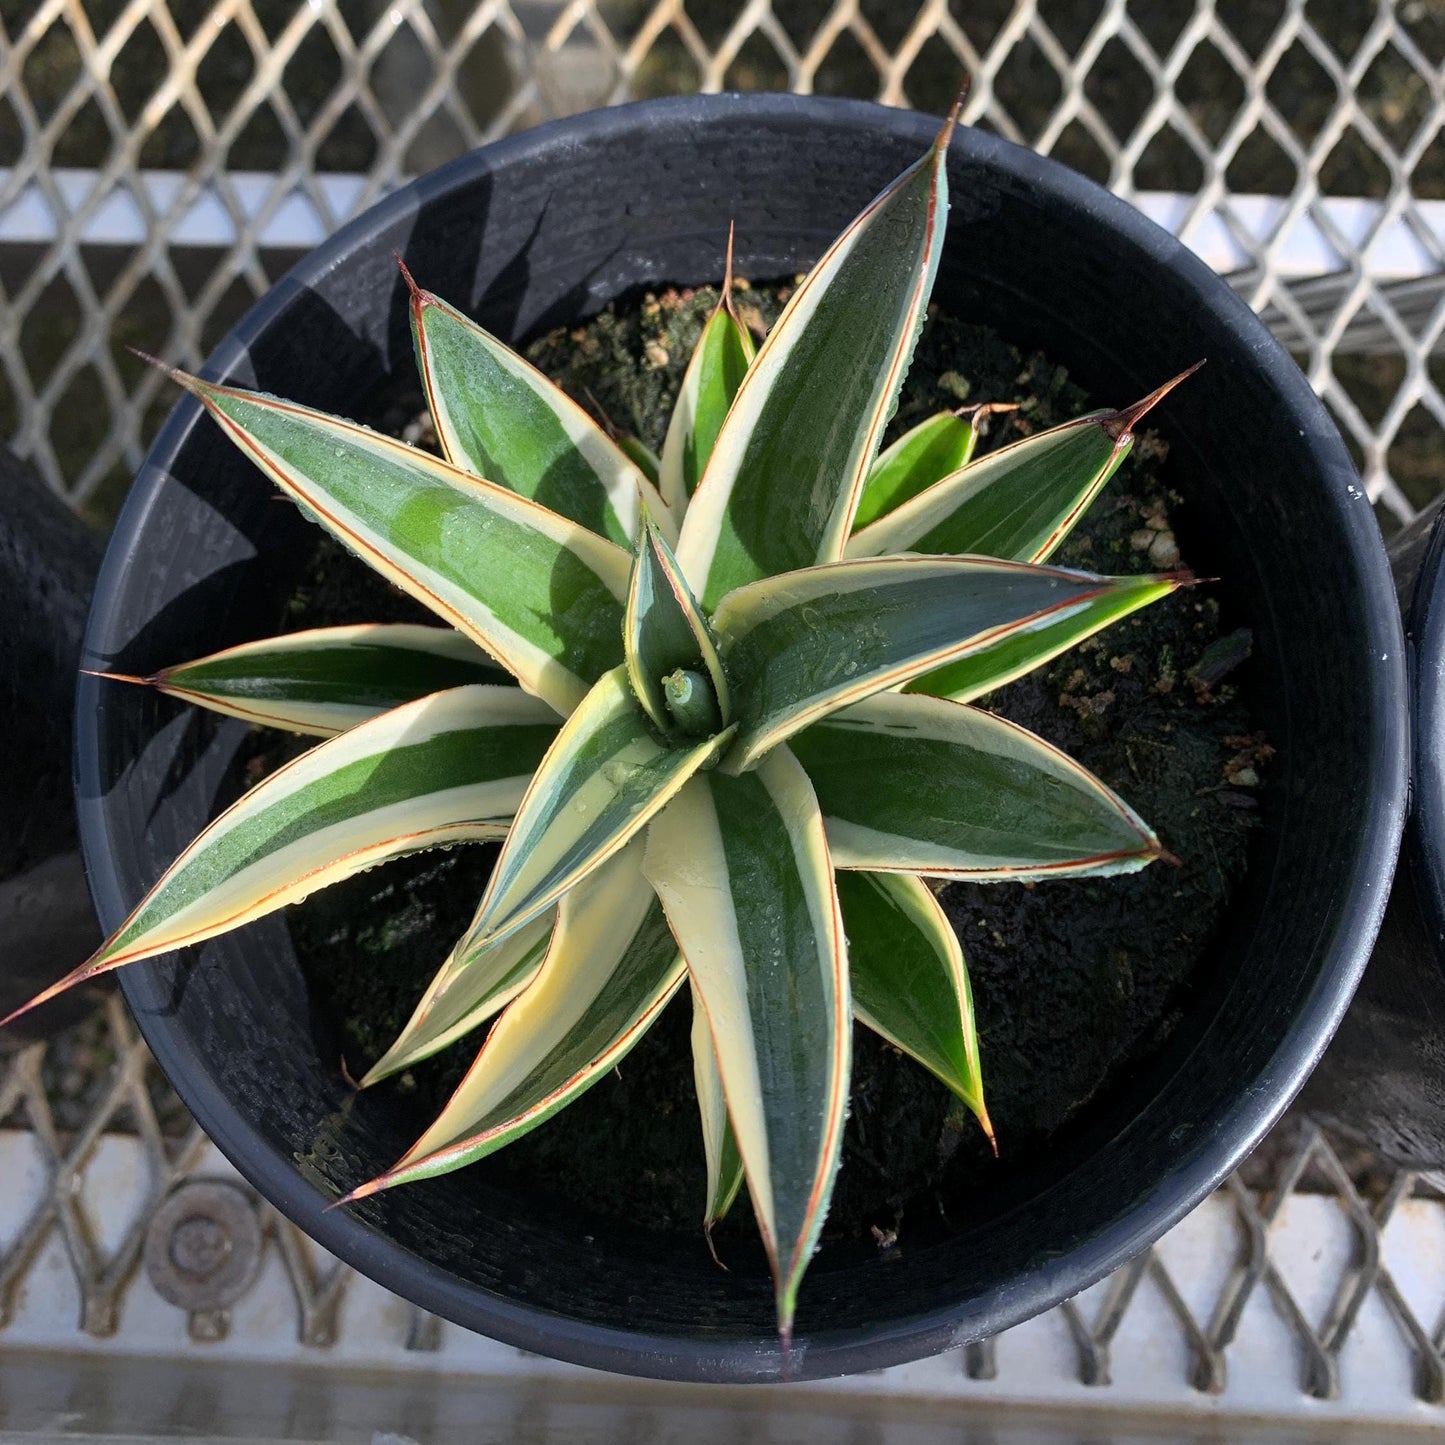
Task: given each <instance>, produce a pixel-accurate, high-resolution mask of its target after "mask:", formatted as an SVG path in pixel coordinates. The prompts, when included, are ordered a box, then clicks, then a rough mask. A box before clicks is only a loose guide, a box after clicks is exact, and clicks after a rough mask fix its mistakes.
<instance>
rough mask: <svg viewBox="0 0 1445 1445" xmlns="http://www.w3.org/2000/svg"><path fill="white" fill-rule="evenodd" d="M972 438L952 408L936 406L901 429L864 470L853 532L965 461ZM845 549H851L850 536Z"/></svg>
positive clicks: (975, 437) (970, 429) (970, 453)
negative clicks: (938, 409)
mask: <svg viewBox="0 0 1445 1445" xmlns="http://www.w3.org/2000/svg"><path fill="white" fill-rule="evenodd" d="M977 443H978V433H977V432H976V431H975V430H974V428H973V426H972V425H971V424H970V422H969V421H967V420H965V419H964V417H963V416H962V415H960V414H959V413H958V412H952V411H941V412H939V413H938V414H937V415H936V416H931V417H928V418H927V419H926V420H925V421H921V422H919V423H918V425H917V426H916V427H913V428H912V429H911V430H909V431H906V432H904V433H903V435H902V436H901V437H899V438H898V440H897V441H896V442H894V443H893V445H892V446H891V447H889V448H888V449H887V450H886V451H884V452H882V453H881V454H880V455H879V457H878V460H877V461H876V462H874V463H873V469H872V471H870V472H869V473H868V480H867V481H866V482H864V484H863V495H862V496H861V497H859V499H858V510H857V511H856V512H855V513H854V514H853V532H854V534H855V535H856V534H857V533H858V532H859V530H861V529H862V528H863V527H866V526H867V525H868V524H869V523H870V522H876V521H877V520H878V518H879V517H882V516H884V515H885V514H886V513H888V512H891V511H892V510H893V509H894V508H895V507H898V506H901V505H902V504H903V503H904V502H906V501H908V499H909V498H910V497H916V496H917V495H918V494H919V492H921V491H923V490H924V489H925V488H927V487H931V486H932V485H933V484H934V483H935V482H937V481H941V480H942V479H943V478H944V477H946V476H948V475H950V473H952V472H956V471H957V470H958V469H959V468H960V467H964V466H967V465H968V462H969V459H970V458H971V457H972V456H973V449H974V447H975V445H977ZM847 550H848V552H849V553H851V550H852V543H851V542H850V543H849V546H848V549H847Z"/></svg>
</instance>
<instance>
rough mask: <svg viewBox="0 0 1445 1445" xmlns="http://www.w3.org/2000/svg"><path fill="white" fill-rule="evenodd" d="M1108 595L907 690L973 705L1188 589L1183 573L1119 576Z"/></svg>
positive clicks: (954, 664)
mask: <svg viewBox="0 0 1445 1445" xmlns="http://www.w3.org/2000/svg"><path fill="white" fill-rule="evenodd" d="M1111 580H1112V582H1113V583H1114V586H1113V587H1111V588H1110V590H1109V591H1108V592H1104V593H1100V594H1099V595H1098V596H1097V597H1092V598H1090V599H1089V601H1087V602H1086V603H1084V604H1083V606H1081V607H1079V608H1078V609H1077V610H1076V611H1071V612H1068V613H1065V614H1063V615H1061V616H1060V617H1059V618H1058V619H1057V620H1056V621H1053V622H1048V623H1045V624H1044V625H1043V626H1042V627H1039V628H1037V629H1036V630H1033V631H1030V632H1021V633H1016V634H1013V635H1011V636H1008V637H1005V638H1003V639H1001V640H1000V641H998V642H995V643H992V644H990V645H989V646H988V647H984V648H980V649H979V651H977V652H973V653H970V654H969V655H968V656H967V657H962V658H959V659H958V660H957V661H956V662H950V663H947V664H945V665H944V666H943V667H940V668H938V669H937V670H936V671H934V672H929V673H925V674H924V675H923V676H922V677H916V678H914V679H913V681H912V682H910V683H907V684H906V685H905V686H904V688H903V691H904V692H912V693H929V694H931V695H932V696H934V697H946V698H951V699H952V700H953V701H954V702H972V701H973V700H974V699H975V698H979V697H982V696H983V695H984V694H985V693H989V692H992V691H993V690H994V689H995V688H999V687H1002V686H1003V685H1004V684H1005V683H1009V682H1012V681H1013V680H1014V679H1015V678H1018V677H1023V676H1024V674H1025V673H1029V672H1032V671H1033V670H1034V669H1035V668H1036V667H1042V666H1043V664H1044V663H1046V662H1048V661H1049V660H1050V659H1051V658H1054V657H1057V656H1058V655H1059V654H1060V653H1061V652H1067V651H1068V650H1069V648H1071V647H1073V646H1074V645H1075V644H1076V643H1080V642H1082V641H1083V640H1084V639H1085V638H1086V637H1092V636H1093V635H1094V633H1096V632H1100V631H1102V630H1103V629H1104V628H1105V627H1109V626H1111V625H1112V624H1113V623H1115V622H1119V621H1121V620H1122V619H1123V618H1125V617H1127V616H1128V615H1129V614H1130V613H1131V612H1137V611H1138V610H1139V609H1140V608H1141V607H1147V606H1148V605H1149V604H1150V603H1151V602H1158V601H1159V600H1160V599H1161V598H1163V597H1167V596H1168V595H1169V594H1170V593H1171V592H1173V591H1175V590H1176V589H1177V588H1179V587H1182V586H1185V585H1187V583H1188V581H1189V578H1188V577H1187V576H1186V575H1184V574H1182V573H1181V574H1179V575H1177V576H1173V577H1160V576H1149V575H1142V576H1137V577H1115V578H1112V579H1111Z"/></svg>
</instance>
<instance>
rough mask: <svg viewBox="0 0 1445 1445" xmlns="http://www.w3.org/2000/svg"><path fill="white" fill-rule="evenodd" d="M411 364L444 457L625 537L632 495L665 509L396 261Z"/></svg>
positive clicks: (629, 536)
mask: <svg viewBox="0 0 1445 1445" xmlns="http://www.w3.org/2000/svg"><path fill="white" fill-rule="evenodd" d="M401 269H402V275H403V276H404V277H405V278H406V282H407V285H408V286H409V287H410V288H411V329H412V338H413V340H414V341H415V343H416V358H417V367H418V369H419V370H420V372H421V378H422V385H423V387H424V388H425V390H426V397H427V405H428V406H429V407H430V408H431V414H432V420H433V421H434V422H435V424H436V431H437V438H438V440H439V441H440V442H441V445H442V451H443V452H444V453H445V455H446V458H447V460H448V461H449V462H451V464H452V465H453V466H456V467H461V468H463V469H464V470H466V471H469V472H471V473H473V474H474V475H476V476H478V477H485V478H486V479H487V480H488V481H489V482H495V483H496V484H497V485H498V486H501V487H507V488H509V489H510V490H511V491H514V492H516V493H518V494H519V495H521V496H523V497H527V498H529V499H531V500H532V501H534V502H540V503H541V504H542V506H544V507H546V508H548V509H549V510H550V511H553V512H556V513H557V514H558V515H559V516H562V517H567V518H570V519H571V520H572V521H574V522H580V523H581V524H582V525H583V526H584V527H587V528H589V529H590V530H592V531H593V532H596V533H597V534H598V535H600V536H603V537H607V538H609V539H610V540H611V541H613V542H616V543H618V545H620V546H623V547H630V546H631V545H632V541H633V539H634V538H635V537H636V536H637V533H638V529H639V527H640V526H641V521H642V517H641V511H640V506H641V502H640V499H641V498H644V497H645V498H646V499H647V503H648V505H649V506H650V507H651V509H652V511H653V514H654V515H658V516H667V515H668V513H667V509H666V507H665V506H664V505H663V503H662V498H661V497H660V496H659V495H658V492H657V489H656V488H655V487H654V486H653V484H652V482H651V481H650V480H648V478H647V476H646V475H645V474H644V472H643V470H642V469H641V468H640V467H638V466H637V464H636V463H635V462H634V461H633V460H632V459H631V458H630V457H628V455H627V454H626V452H624V451H623V449H622V448H621V447H619V446H618V445H617V443H616V442H614V441H613V440H612V439H611V438H610V437H609V436H608V435H607V433H606V432H605V431H604V430H603V428H602V427H600V426H599V425H598V424H597V423H596V422H595V421H593V419H592V418H591V417H590V416H588V415H587V413H586V412H585V411H584V410H583V409H582V407H580V406H579V405H578V404H577V403H576V402H575V401H573V400H572V398H571V397H570V396H568V395H567V393H566V392H565V391H563V390H562V388H561V387H560V386H558V385H557V384H556V383H555V382H553V381H550V380H549V379H548V378H547V377H546V376H544V375H543V374H542V373H541V372H540V371H538V370H537V368H536V367H535V366H533V365H532V364H531V363H530V362H529V361H527V360H525V359H524V358H523V357H521V356H519V355H518V354H517V353H516V352H515V351H513V350H512V349H511V348H510V347H509V346H506V345H505V344H504V343H502V342H501V341H498V340H497V338H496V337H495V336H493V335H492V334H491V332H489V331H487V330H485V329H484V328H483V327H481V326H478V325H477V323H476V322H475V321H472V320H470V319H469V318H468V317H466V316H463V315H462V313H461V312H460V311H458V310H457V309H456V308H455V307H454V306H449V305H448V304H447V303H446V302H445V301H442V300H441V299H439V298H438V297H436V296H433V295H432V293H431V292H430V291H423V290H422V289H421V288H420V287H419V286H417V284H416V283H415V282H414V281H413V280H412V277H411V273H410V272H409V271H408V270H407V268H406V267H405V266H402V268H401Z"/></svg>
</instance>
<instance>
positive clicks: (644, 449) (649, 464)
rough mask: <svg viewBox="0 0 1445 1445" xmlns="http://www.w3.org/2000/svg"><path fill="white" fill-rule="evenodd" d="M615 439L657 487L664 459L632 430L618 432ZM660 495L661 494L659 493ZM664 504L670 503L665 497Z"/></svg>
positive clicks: (619, 446)
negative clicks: (634, 434) (633, 433)
mask: <svg viewBox="0 0 1445 1445" xmlns="http://www.w3.org/2000/svg"><path fill="white" fill-rule="evenodd" d="M613 441H615V442H616V443H617V449H618V450H619V451H620V452H622V453H623V455H625V456H626V458H627V460H628V461H630V462H631V463H632V465H633V466H635V467H636V468H637V470H638V471H639V472H641V473H642V475H643V476H644V477H646V478H647V480H648V481H649V482H651V483H652V485H653V486H654V487H655V486H656V485H657V479H658V477H659V476H660V475H661V473H662V459H661V458H660V457H659V456H658V455H657V453H656V452H655V451H653V450H652V448H651V447H650V446H648V445H647V443H646V442H644V441H643V440H642V439H641V438H640V437H635V436H633V435H632V433H631V432H625V431H624V432H618V434H617V435H616V436H615V437H613ZM659 495H661V494H660V493H659ZM663 504H664V505H665V506H668V505H670V504H669V503H668V502H667V499H666V498H665V497H664V498H663Z"/></svg>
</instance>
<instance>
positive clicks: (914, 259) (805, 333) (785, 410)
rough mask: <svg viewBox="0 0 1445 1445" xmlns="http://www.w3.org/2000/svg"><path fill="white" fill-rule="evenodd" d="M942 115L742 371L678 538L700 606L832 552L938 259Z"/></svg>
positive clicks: (890, 402)
mask: <svg viewBox="0 0 1445 1445" xmlns="http://www.w3.org/2000/svg"><path fill="white" fill-rule="evenodd" d="M953 123H954V122H953V118H952V117H950V119H949V120H948V121H947V122H945V124H944V126H943V129H942V130H941V131H940V132H939V136H938V139H937V141H936V142H935V143H934V145H933V146H932V147H931V148H930V150H929V151H928V153H927V154H926V155H925V156H923V157H922V158H921V159H920V160H919V161H918V162H917V163H916V164H914V165H913V166H910V167H909V169H908V170H906V171H905V172H904V173H903V174H902V175H901V176H899V178H898V179H897V180H896V181H894V182H893V183H892V185H890V186H889V187H888V188H887V189H886V190H885V191H884V192H883V193H882V194H881V195H880V196H878V198H877V199H876V200H874V201H873V202H872V203H871V204H870V205H869V206H868V207H867V208H866V209H865V210H864V211H863V213H862V214H861V215H860V216H858V218H857V219H856V220H855V221H853V222H852V224H851V225H850V226H849V227H848V229H847V230H845V231H844V232H843V234H842V235H841V236H840V237H839V238H838V240H837V241H835V242H834V243H833V245H832V246H831V247H830V248H829V250H828V251H827V253H826V254H825V255H824V256H823V258H822V260H821V261H819V262H818V264H817V265H816V266H815V267H814V268H813V270H812V271H811V272H810V273H809V274H808V277H807V279H806V280H805V281H804V282H803V283H802V285H801V286H799V287H798V290H797V291H796V292H795V293H794V295H793V297H792V299H791V300H790V301H789V302H788V305H787V308H786V309H785V310H784V312H783V314H782V316H781V317H779V319H778V322H777V325H776V326H774V327H773V329H772V331H771V333H770V334H769V336H768V339H767V340H766V341H765V342H764V343H763V346H762V349H761V350H760V351H759V352H758V354H757V357H756V359H755V360H754V361H753V364H752V365H751V366H750V367H749V368H748V373H747V376H746V377H745V378H744V380H743V383H742V386H741V387H740V388H739V390H738V394H737V397H736V399H735V400H734V402H733V404H732V408H731V409H730V410H729V412H728V414H727V417H726V419H725V420H724V422H723V425H722V429H721V431H719V433H718V436H717V442H716V444H715V446H714V448H713V452H712V455H711V456H710V457H709V459H708V463H707V469H706V471H705V472H704V474H703V479H702V481H701V483H700V484H699V486H698V489H697V494H696V496H695V497H694V498H693V501H692V505H691V506H690V507H689V508H688V512H687V516H686V517H685V518H684V520H683V526H682V535H681V537H680V539H679V542H678V549H677V555H678V560H679V561H680V562H681V564H682V569H683V572H684V574H685V575H686V576H687V579H688V581H689V582H690V583H691V584H692V587H693V590H694V591H695V592H696V593H697V595H698V596H699V598H700V599H701V600H702V604H703V606H704V607H705V608H708V609H709V610H711V609H712V608H714V607H716V606H717V604H718V602H719V601H721V599H722V598H723V597H724V596H726V594H727V593H729V592H731V591H732V590H733V589H734V588H735V587H740V586H743V585H744V584H745V583H748V582H754V581H756V580H757V579H758V578H760V577H769V576H773V575H775V574H777V573H780V572H791V571H794V570H795V569H797V568H800V567H809V566H811V565H812V564H813V563H815V562H830V561H833V560H834V559H836V558H837V557H840V556H841V555H842V553H843V544H844V543H845V542H846V541H847V539H848V535H849V533H850V532H851V530H852V526H853V513H854V511H855V510H856V508H857V505H858V497H859V494H860V493H861V491H862V488H863V480H864V478H865V477H866V476H867V474H868V469H869V467H870V465H871V464H872V461H873V454H874V452H875V451H876V450H877V447H878V440H879V438H880V437H881V436H882V434H883V428H884V426H885V425H886V423H887V421H888V417H889V413H890V412H891V411H892V408H893V406H894V403H895V401H896V399H897V396H898V388H899V386H900V385H901V384H902V381H903V375H904V373H905V371H906V370H907V368H908V362H909V359H910V358H911V356H912V353H913V344H914V341H915V340H916V338H917V335H918V329H919V327H920V325H921V324H922V321H923V314H924V309H925V307H926V305H927V303H928V294H929V291H930V290H931V289H932V286H933V277H934V273H935V271H936V270H937V269H938V258H939V255H940V254H941V252H942V248H943V221H944V216H945V213H946V211H947V208H948V182H947V177H946V174H945V166H944V159H945V155H946V153H947V149H948V141H949V137H950V135H951V134H952V130H953Z"/></svg>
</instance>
